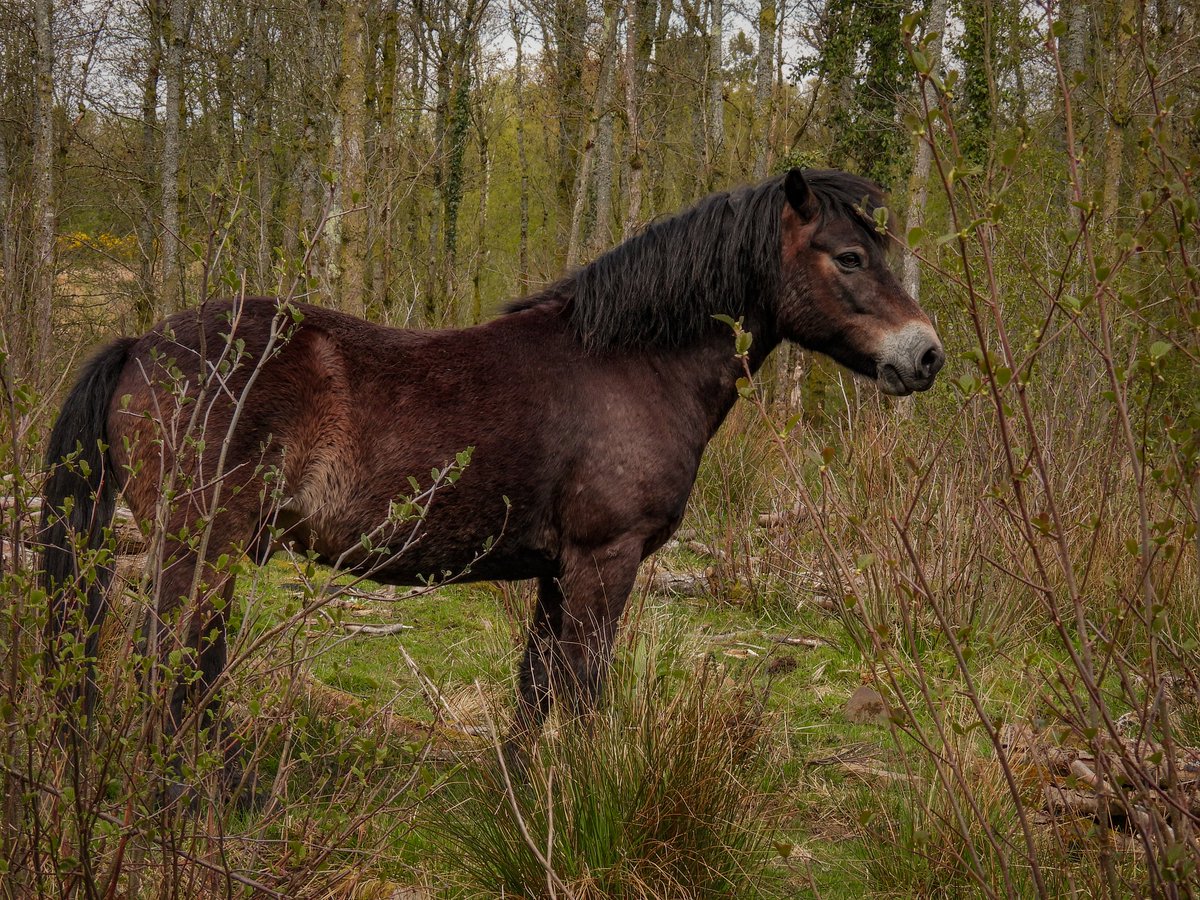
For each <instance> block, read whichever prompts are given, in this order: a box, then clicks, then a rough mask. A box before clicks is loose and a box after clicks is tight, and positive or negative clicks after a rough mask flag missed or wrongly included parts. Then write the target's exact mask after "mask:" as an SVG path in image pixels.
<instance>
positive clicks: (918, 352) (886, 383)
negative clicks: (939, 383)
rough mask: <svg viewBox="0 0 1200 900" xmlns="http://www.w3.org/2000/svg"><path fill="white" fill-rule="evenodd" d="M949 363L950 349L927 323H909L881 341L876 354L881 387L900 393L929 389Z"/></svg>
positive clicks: (886, 391) (893, 392) (890, 392)
mask: <svg viewBox="0 0 1200 900" xmlns="http://www.w3.org/2000/svg"><path fill="white" fill-rule="evenodd" d="M945 364H946V352H945V351H944V350H943V349H942V342H941V341H940V340H938V336H937V334H936V333H935V332H934V330H933V329H932V328H931V327H930V326H929V325H926V324H925V323H923V322H922V323H914V324H911V325H907V326H905V327H904V328H902V329H901V330H900V331H898V332H896V333H894V334H890V335H888V336H887V337H886V338H885V339H884V340H883V342H882V343H881V346H880V348H879V354H878V356H877V357H876V371H877V373H878V376H877V377H878V380H879V386H880V387H881V388H882V389H883V391H884V392H885V393H888V394H895V395H896V396H904V395H906V394H911V393H912V392H913V391H927V390H929V388H930V387H931V386H932V385H933V381H934V379H935V378H937V374H938V372H940V371H941V370H942V366H944V365H945Z"/></svg>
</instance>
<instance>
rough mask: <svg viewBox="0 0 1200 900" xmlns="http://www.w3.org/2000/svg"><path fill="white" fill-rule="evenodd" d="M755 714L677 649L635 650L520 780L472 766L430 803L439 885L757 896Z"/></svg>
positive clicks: (558, 892) (767, 822) (760, 873)
mask: <svg viewBox="0 0 1200 900" xmlns="http://www.w3.org/2000/svg"><path fill="white" fill-rule="evenodd" d="M761 701H762V696H761V693H760V692H756V691H755V690H754V688H753V686H751V685H747V684H745V683H740V684H739V683H736V682H735V681H734V680H733V679H732V678H730V677H728V676H727V675H726V674H725V673H724V672H723V671H722V670H721V669H720V668H719V667H718V666H717V665H716V664H715V663H714V662H713V661H712V660H711V659H708V658H703V657H697V656H694V655H692V654H690V653H688V652H687V651H686V650H685V649H684V648H683V647H681V646H680V644H679V643H678V642H670V641H667V640H664V639H663V638H662V636H661V634H659V635H651V636H649V637H647V636H640V637H638V638H636V639H635V641H634V643H633V645H632V646H631V647H629V648H628V650H627V652H626V653H625V654H623V658H622V659H621V660H620V661H619V663H618V666H617V669H616V671H615V672H614V676H613V683H612V686H611V688H610V691H609V695H608V698H607V702H606V703H605V704H604V706H603V708H602V709H601V710H600V711H598V712H596V713H594V714H593V715H592V716H590V717H589V718H587V719H586V720H572V721H563V722H562V724H561V726H560V727H559V728H557V729H554V730H552V731H551V732H549V733H547V734H546V735H545V736H544V737H543V738H542V740H541V741H540V743H539V745H538V747H537V749H536V751H535V752H534V754H533V756H532V758H531V760H530V763H529V765H528V766H527V768H526V771H525V772H523V773H521V775H520V776H518V774H517V773H515V772H511V773H510V772H508V771H507V770H506V769H505V768H502V766H501V764H500V762H499V760H498V757H497V754H496V753H494V752H492V753H485V754H481V756H480V757H479V758H477V759H476V760H473V761H471V762H469V763H467V764H465V765H464V766H463V767H462V768H461V770H459V771H458V772H457V773H456V774H455V775H454V776H452V777H451V778H450V779H449V780H448V782H447V784H446V785H445V786H444V787H443V789H442V790H441V791H439V793H438V797H439V802H438V803H436V804H434V807H435V808H431V809H430V810H429V811H430V812H431V813H432V816H431V817H430V819H429V824H428V830H429V834H430V837H431V840H432V841H433V842H434V843H435V844H436V845H437V847H438V852H439V855H440V856H441V858H442V864H443V867H444V871H445V873H446V878H447V879H448V881H450V882H451V883H453V884H454V885H455V886H456V887H458V888H460V889H461V890H462V891H463V893H464V895H469V896H479V895H483V894H486V895H489V896H505V895H512V896H517V897H541V896H552V895H554V896H558V897H571V898H601V897H647V898H649V897H680V898H686V897H719V896H731V897H732V896H737V897H746V896H764V895H769V894H770V888H769V886H766V885H764V878H766V866H767V864H768V862H769V860H770V855H771V853H773V852H774V851H773V850H770V849H769V848H770V847H771V843H770V837H771V835H772V832H773V830H774V827H775V825H776V824H777V814H776V813H775V812H774V811H773V810H777V809H779V808H780V806H781V804H780V803H777V802H773V799H772V792H771V786H772V784H773V783H774V782H775V781H776V774H777V773H776V771H775V770H774V769H773V767H772V765H771V761H770V753H769V746H770V741H769V737H770V730H769V721H768V719H767V717H766V716H765V714H764V710H763V707H762V702H761ZM535 848H536V850H535ZM766 880H767V881H768V882H769V881H770V880H771V879H770V878H766Z"/></svg>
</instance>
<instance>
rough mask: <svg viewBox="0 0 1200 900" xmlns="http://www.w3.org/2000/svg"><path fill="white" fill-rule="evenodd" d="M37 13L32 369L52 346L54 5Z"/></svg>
mask: <svg viewBox="0 0 1200 900" xmlns="http://www.w3.org/2000/svg"><path fill="white" fill-rule="evenodd" d="M33 16H34V52H35V59H34V125H33V159H32V169H33V210H34V235H33V265H34V268H33V279H32V281H31V284H30V288H31V292H32V294H33V297H32V300H33V303H32V307H33V315H34V325H33V330H32V334H31V337H32V341H31V342H30V344H31V345H30V347H29V348H28V351H29V356H28V362H29V363H30V367H29V370H30V371H31V372H32V368H33V366H36V365H37V364H38V363H39V361H42V360H45V359H46V358H47V355H48V353H49V351H50V337H51V332H52V322H51V316H52V315H53V309H54V220H55V205H54V7H53V0H36V3H35V4H34V10H33Z"/></svg>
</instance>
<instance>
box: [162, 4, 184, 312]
mask: <svg viewBox="0 0 1200 900" xmlns="http://www.w3.org/2000/svg"><path fill="white" fill-rule="evenodd" d="M168 10H169V11H168V12H167V14H166V16H164V18H163V39H164V42H165V44H166V54H165V55H166V66H165V67H164V72H163V76H164V80H165V81H166V93H167V97H166V112H165V116H164V119H163V154H162V230H163V236H162V247H163V251H162V259H163V263H162V270H163V275H162V279H163V284H162V292H161V295H162V306H163V309H162V312H163V314H164V315H170V314H171V313H173V312H177V311H178V310H180V309H182V308H183V306H184V302H183V234H182V216H181V214H180V189H179V187H180V186H179V168H180V149H181V148H180V142H181V139H182V130H183V58H184V52H185V50H186V49H187V27H188V22H187V18H188V4H187V0H169V4H168Z"/></svg>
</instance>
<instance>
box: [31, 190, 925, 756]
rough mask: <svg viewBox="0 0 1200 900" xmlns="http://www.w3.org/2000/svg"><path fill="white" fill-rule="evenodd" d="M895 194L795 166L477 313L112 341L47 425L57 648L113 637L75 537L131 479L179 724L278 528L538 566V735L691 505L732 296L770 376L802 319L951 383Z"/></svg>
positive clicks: (806, 325)
mask: <svg viewBox="0 0 1200 900" xmlns="http://www.w3.org/2000/svg"><path fill="white" fill-rule="evenodd" d="M881 204H882V196H881V192H880V190H879V188H878V187H877V186H876V185H874V184H873V183H871V182H869V181H867V180H865V179H862V178H858V177H856V176H852V175H847V174H844V173H841V172H833V171H807V172H801V171H800V170H799V169H793V170H791V171H790V172H788V173H787V174H786V175H785V176H782V177H777V178H772V179H769V180H767V181H765V182H762V183H761V184H758V185H756V186H753V187H749V188H744V189H742V190H739V191H736V192H733V193H719V194H713V195H712V196H710V197H707V198H705V199H703V200H701V201H700V202H699V203H698V204H697V205H696V206H694V207H692V208H691V209H689V210H687V211H685V212H683V213H680V214H679V215H677V216H675V217H673V218H670V219H666V220H663V221H659V222H656V223H654V224H652V225H650V226H649V227H647V228H646V229H644V230H643V231H641V232H640V233H638V234H636V235H634V236H633V237H631V238H630V239H629V240H627V241H625V242H624V243H623V244H621V245H620V246H618V247H616V248H615V249H613V250H611V251H609V252H608V253H606V254H605V255H604V256H601V257H600V258H599V259H597V260H596V261H595V262H593V263H591V264H590V265H588V266H586V267H584V268H582V269H580V270H578V271H576V272H575V273H573V274H571V275H569V276H567V277H566V278H564V279H563V280H562V281H560V282H558V283H557V284H555V285H553V286H552V287H550V288H548V289H547V290H545V291H543V292H542V293H540V294H537V295H535V296H531V297H528V298H525V299H522V300H519V301H517V302H516V303H514V304H512V305H511V306H510V307H509V308H508V310H507V312H506V314H505V315H502V316H500V317H499V318H497V319H495V320H494V321H491V322H488V323H486V324H484V325H479V326H476V327H473V328H465V329H461V330H448V331H409V330H397V329H393V328H385V327H381V326H379V325H373V324H371V323H369V322H365V321H362V320H361V319H356V318H352V317H350V316H347V315H343V314H342V313H338V312H334V311H332V310H328V309H323V308H321V307H317V306H309V305H304V304H290V303H281V302H279V301H276V300H271V299H265V298H253V299H252V298H246V299H242V300H235V301H232V302H229V301H226V302H220V303H217V302H213V303H206V304H204V305H202V306H201V307H200V308H199V309H195V310H189V311H186V312H182V313H179V314H177V315H175V316H172V317H171V318H169V319H167V320H166V321H165V322H163V323H161V324H160V325H158V326H157V327H156V328H155V329H154V330H152V331H151V332H149V333H148V334H146V335H143V336H142V337H140V338H121V339H119V340H117V341H115V342H113V343H112V344H110V345H108V346H107V347H106V348H104V349H103V350H101V351H100V352H99V353H98V354H97V355H96V356H95V357H94V358H93V359H92V360H91V362H90V363H89V364H88V365H87V367H86V368H85V370H84V371H83V374H82V375H81V377H80V379H79V381H78V383H77V384H76V385H75V387H74V389H73V390H72V391H71V393H70V395H69V396H68V398H67V400H66V403H65V405H64V407H63V409H62V412H61V415H60V416H59V419H58V422H57V424H56V426H55V428H54V431H53V434H52V436H51V439H50V445H49V452H48V457H47V462H48V465H49V466H50V476H49V480H48V482H47V487H46V498H47V501H48V502H47V503H46V504H45V505H44V510H45V512H44V515H43V526H42V528H43V541H44V543H45V550H44V554H45V572H46V579H47V587H48V589H49V590H50V592H51V597H52V602H53V610H54V614H53V616H52V621H51V629H52V632H53V633H52V641H51V658H53V655H54V652H55V647H58V646H61V642H62V641H63V640H64V639H66V638H67V637H68V636H70V637H72V638H74V639H75V640H79V639H81V638H83V639H85V640H86V650H87V652H88V655H89V656H90V655H93V654H94V650H95V640H96V638H95V635H96V631H97V630H98V628H99V624H100V621H101V618H102V615H103V613H104V605H105V601H104V594H105V590H104V585H103V584H102V583H100V582H102V581H103V579H100V580H99V581H97V582H96V583H94V584H91V585H90V586H83V585H81V584H79V579H78V576H77V575H76V574H75V573H76V569H77V566H76V564H75V556H74V548H76V547H78V546H82V545H84V544H85V543H88V544H90V545H91V546H93V547H95V546H98V545H99V544H100V542H101V532H102V530H103V528H104V526H105V525H107V524H108V522H109V520H110V518H111V516H112V508H113V503H114V496H115V492H116V491H117V490H118V489H119V490H121V491H122V492H123V494H124V497H125V499H126V502H127V503H128V504H129V506H130V507H131V508H132V510H133V512H134V514H135V515H136V516H137V518H138V519H139V521H142V522H144V523H154V522H157V524H158V526H159V527H161V528H162V534H163V535H165V537H164V545H163V556H162V559H163V568H162V570H161V575H160V576H159V578H158V580H157V583H156V585H155V592H156V598H157V600H156V605H157V617H154V622H153V623H152V626H151V628H152V630H151V631H150V632H149V634H150V636H151V637H152V638H153V639H154V640H155V642H156V653H157V654H159V655H160V656H161V657H162V658H165V657H166V656H167V655H168V654H169V653H170V652H171V651H172V650H183V651H184V652H185V653H187V654H190V655H191V657H190V658H191V659H193V660H194V664H195V666H196V667H197V668H198V670H199V671H200V673H201V676H200V678H199V679H198V681H195V682H193V683H192V684H191V685H190V686H189V687H188V688H186V689H185V688H183V687H182V686H181V687H179V688H177V689H176V690H175V696H174V698H173V700H172V702H171V706H170V712H171V715H170V720H169V721H170V722H173V723H178V722H180V721H181V716H182V715H184V714H185V709H184V704H185V703H186V702H188V698H189V696H190V697H192V698H198V697H201V696H203V697H210V698H211V697H212V696H213V686H214V684H215V682H216V680H217V679H218V676H219V675H220V673H221V671H222V669H223V667H224V665H225V654H226V649H225V648H226V642H225V627H226V616H227V613H228V610H229V601H230V599H231V597H232V592H233V586H234V578H233V576H232V574H231V573H230V566H229V565H228V561H229V560H234V559H238V558H240V557H241V555H242V554H244V553H249V554H250V555H251V556H252V557H253V558H255V559H256V560H259V561H262V560H265V559H266V557H267V556H268V555H269V554H270V553H271V551H272V549H273V548H274V547H275V546H277V545H278V543H279V542H281V541H288V542H291V543H292V544H293V545H295V546H296V547H297V548H299V549H300V550H301V551H306V552H309V553H311V554H312V555H313V556H315V558H317V559H318V560H321V561H323V562H329V563H333V564H335V565H338V566H339V567H341V568H344V569H348V570H351V571H357V572H364V573H366V572H369V573H370V576H371V577H372V578H373V579H375V580H377V581H380V582H384V583H390V584H401V585H412V584H418V583H422V582H423V581H424V580H426V579H430V578H435V579H436V578H442V577H445V576H446V575H453V576H454V577H456V578H458V579H460V580H485V579H486V580H495V579H503V580H516V579H537V581H538V588H539V590H538V601H537V607H536V609H535V611H534V613H533V621H532V625H531V628H530V635H529V642H528V647H527V649H526V651H525V657H524V661H523V662H522V664H521V671H520V696H519V697H518V702H517V713H516V718H515V724H514V733H515V734H517V735H520V734H523V733H532V732H536V730H537V728H538V727H539V726H540V724H541V722H542V720H543V719H544V718H545V716H546V714H547V712H548V711H549V709H550V705H551V702H552V700H553V698H554V697H555V696H556V695H557V696H559V697H560V698H565V699H567V701H568V702H569V703H571V704H573V705H574V706H576V707H586V706H587V705H588V704H590V703H592V702H593V701H594V699H595V697H596V694H597V691H598V690H599V689H600V687H601V684H602V681H603V678H604V675H605V672H606V670H607V668H608V666H609V663H610V655H611V649H612V643H613V636H614V631H615V629H616V627H617V623H618V622H619V620H620V618H621V614H622V611H623V609H624V608H625V602H626V599H627V598H628V596H629V593H630V589H631V588H632V586H633V583H634V576H635V574H636V572H637V569H638V565H639V564H640V563H641V562H642V560H644V559H645V558H646V557H647V556H649V555H650V554H651V553H653V552H654V551H655V550H656V549H658V548H659V547H661V546H662V545H663V543H664V542H666V540H667V539H668V538H669V537H670V536H671V533H672V532H673V531H674V530H675V528H676V527H677V526H678V525H679V521H680V519H681V517H682V516H683V513H684V507H685V506H686V504H687V499H688V495H689V494H690V493H691V490H692V484H693V481H694V480H695V477H696V471H697V468H698V467H699V465H700V457H701V455H702V454H703V453H704V448H705V445H706V444H707V443H708V442H709V440H710V439H711V438H712V436H713V434H714V432H715V431H716V430H717V428H718V427H719V426H720V424H721V422H722V420H723V419H724V418H725V415H726V414H727V413H728V412H729V410H730V408H731V407H732V405H733V403H734V401H735V400H736V399H737V396H738V390H737V385H736V381H737V379H738V378H739V376H741V375H742V374H743V373H742V365H743V364H742V361H741V360H740V359H738V358H736V356H735V351H734V338H733V334H732V331H731V329H730V327H729V326H728V324H727V323H723V322H722V321H718V320H717V319H716V318H714V317H716V316H721V317H725V316H728V317H732V318H733V319H740V320H742V322H743V323H744V327H745V329H746V331H748V332H750V333H751V334H752V335H753V342H752V344H751V346H750V348H749V356H748V364H749V367H750V369H751V370H754V369H757V368H758V367H759V366H761V365H762V363H763V361H764V360H765V359H766V357H767V355H768V354H769V353H770V352H771V350H772V349H773V348H774V347H775V346H776V345H777V344H778V343H779V342H780V340H781V339H788V340H792V341H795V342H796V343H798V344H800V345H801V346H803V347H806V348H808V349H810V350H817V351H820V352H822V353H825V354H827V355H829V356H831V357H832V358H833V359H835V360H837V361H838V362H839V363H841V364H843V365H845V366H846V367H848V368H850V369H852V370H853V371H855V372H857V373H859V374H861V375H863V376H866V377H867V378H870V379H874V380H875V381H876V382H877V383H878V384H879V386H880V387H881V388H882V389H883V390H884V391H885V392H887V393H889V394H908V393H910V392H912V391H923V390H926V389H927V388H929V387H930V385H932V384H933V381H934V377H935V376H936V375H937V373H938V370H939V369H941V367H942V363H943V361H944V355H943V352H942V347H941V345H940V343H939V341H938V337H937V335H936V333H935V332H934V330H933V328H932V326H931V325H930V322H929V319H928V318H927V317H926V315H925V314H924V313H923V312H922V311H921V309H920V308H919V307H918V306H917V305H916V303H915V302H913V300H912V299H911V298H910V297H909V296H908V295H907V294H906V293H905V292H904V290H903V289H902V288H901V287H900V285H899V284H898V283H897V281H896V279H895V278H894V277H893V275H892V273H891V271H890V270H889V269H888V267H887V264H886V259H885V245H886V240H887V236H886V234H884V233H881V231H880V229H879V228H878V226H877V224H876V221H875V218H874V213H875V211H876V209H877V208H879V207H880V206H881ZM460 454H463V455H462V456H460ZM468 455H469V461H468V458H467V457H468ZM64 513H65V514H64ZM76 598H79V599H78V600H77V599H76ZM73 610H74V612H73V613H72V611H73ZM71 623H76V624H71Z"/></svg>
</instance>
